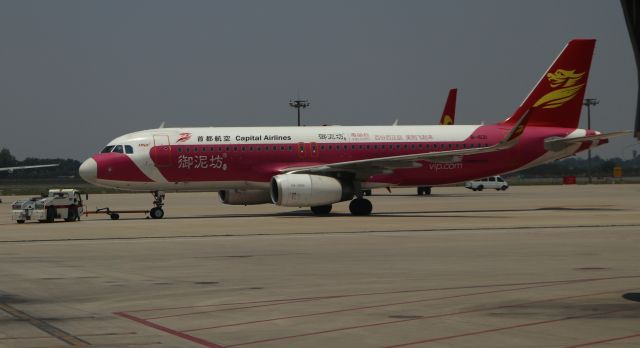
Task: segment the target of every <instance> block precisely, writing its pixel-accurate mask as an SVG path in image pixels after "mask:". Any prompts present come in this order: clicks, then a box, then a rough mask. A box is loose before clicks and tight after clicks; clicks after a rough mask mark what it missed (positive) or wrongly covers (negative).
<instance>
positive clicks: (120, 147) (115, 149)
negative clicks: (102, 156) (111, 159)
mask: <svg viewBox="0 0 640 348" xmlns="http://www.w3.org/2000/svg"><path fill="white" fill-rule="evenodd" d="M112 152H117V153H123V151H122V145H116V147H114V148H113V151H112Z"/></svg>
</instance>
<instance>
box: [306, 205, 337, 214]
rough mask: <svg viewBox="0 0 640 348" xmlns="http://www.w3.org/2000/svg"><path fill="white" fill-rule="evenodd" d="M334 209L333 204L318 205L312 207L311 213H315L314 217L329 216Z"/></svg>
mask: <svg viewBox="0 0 640 348" xmlns="http://www.w3.org/2000/svg"><path fill="white" fill-rule="evenodd" d="M332 207H333V206H332V205H331V204H327V205H318V206H315V207H311V212H312V213H313V215H329V213H330V212H331V208H332Z"/></svg>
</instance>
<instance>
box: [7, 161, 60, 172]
mask: <svg viewBox="0 0 640 348" xmlns="http://www.w3.org/2000/svg"><path fill="white" fill-rule="evenodd" d="M59 165H60V164H59V163H56V164H39V165H35V166H20V167H4V168H0V172H13V171H14V170H21V169H34V168H45V167H57V166H59Z"/></svg>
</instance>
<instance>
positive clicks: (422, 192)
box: [418, 186, 431, 196]
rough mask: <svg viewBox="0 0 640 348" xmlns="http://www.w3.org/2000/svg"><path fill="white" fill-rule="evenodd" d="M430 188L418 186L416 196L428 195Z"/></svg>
mask: <svg viewBox="0 0 640 348" xmlns="http://www.w3.org/2000/svg"><path fill="white" fill-rule="evenodd" d="M430 194H431V187H429V186H418V196H423V195H430Z"/></svg>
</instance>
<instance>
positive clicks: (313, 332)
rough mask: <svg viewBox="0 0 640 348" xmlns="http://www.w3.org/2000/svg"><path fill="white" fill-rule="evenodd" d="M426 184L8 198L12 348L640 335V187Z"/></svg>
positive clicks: (6, 342) (572, 343)
mask: <svg viewBox="0 0 640 348" xmlns="http://www.w3.org/2000/svg"><path fill="white" fill-rule="evenodd" d="M413 193H414V190H413V189H396V190H393V193H392V194H388V193H387V192H386V191H374V196H372V197H370V199H371V201H372V202H373V205H374V215H372V216H369V217H353V216H350V215H349V214H348V204H347V203H340V204H336V205H334V212H335V213H334V214H332V215H331V216H327V217H315V216H311V215H310V213H309V212H308V210H307V209H296V208H282V207H276V206H272V205H260V206H248V207H244V206H225V205H223V204H221V203H219V201H218V200H217V196H216V194H215V193H168V194H167V201H166V206H165V211H166V215H165V219H162V220H151V219H145V218H144V215H143V214H131V215H122V216H121V219H120V220H118V221H112V220H110V219H109V217H108V216H106V215H92V216H89V217H83V219H82V221H80V222H74V223H65V222H56V223H51V224H43V223H37V222H35V223H34V222H28V223H26V224H23V225H18V224H16V223H15V222H12V221H11V219H10V215H9V211H10V202H11V201H12V200H14V198H15V197H3V199H4V203H2V204H0V347H85V346H97V347H146V346H149V347H203V346H204V347H427V346H429V347H431V346H434V347H586V346H594V347H596V346H606V347H638V346H640V302H637V301H640V253H639V252H640V200H639V197H640V185H595V186H530V187H512V188H510V189H509V190H508V191H506V192H497V191H486V190H485V191H483V192H471V191H469V190H466V189H464V188H461V187H450V188H434V189H433V194H432V195H431V196H426V197H425V196H416V195H414V194H413ZM151 202H152V197H151V195H150V194H117V195H94V196H91V197H89V201H88V202H87V205H88V206H89V207H90V208H91V209H95V208H96V207H106V206H108V207H110V208H112V209H114V208H117V209H148V208H150V207H151Z"/></svg>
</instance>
